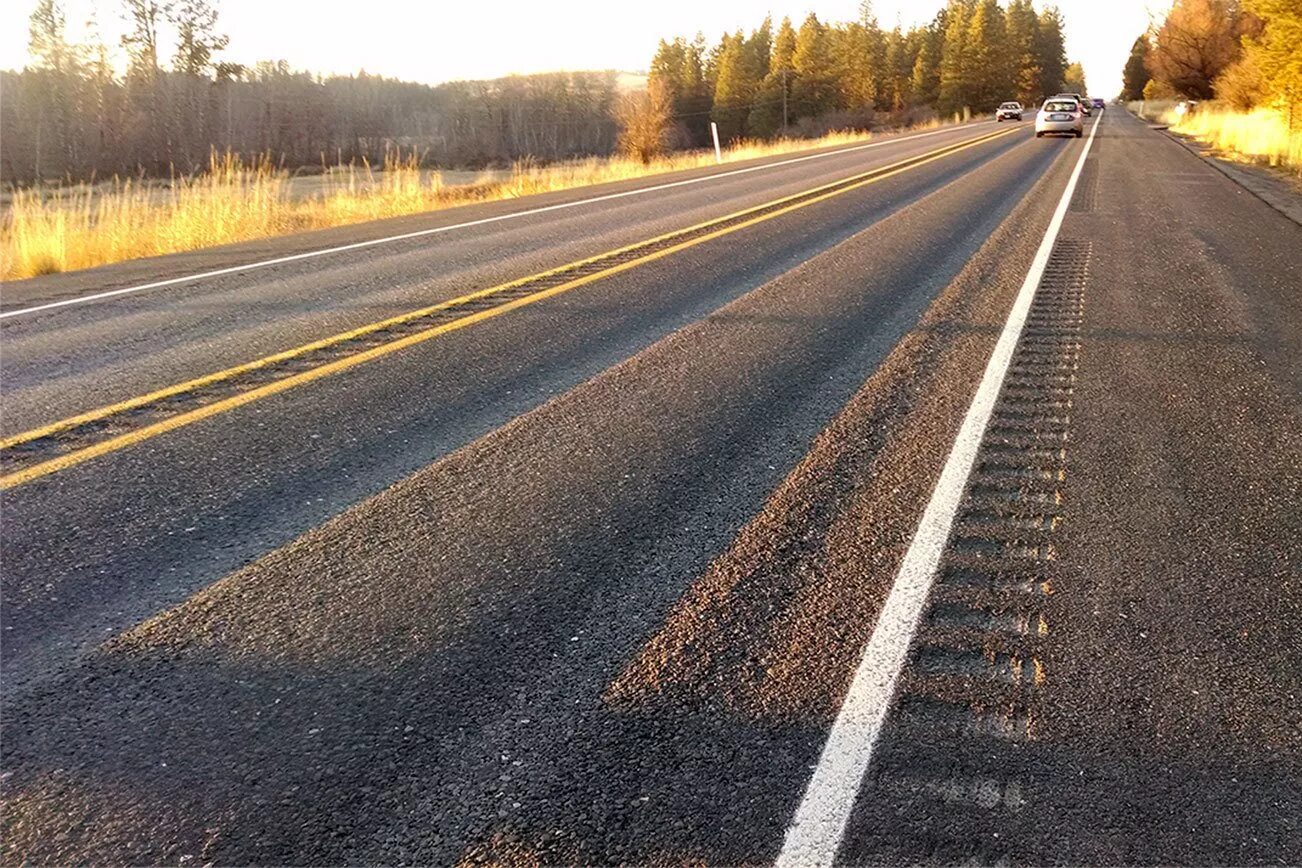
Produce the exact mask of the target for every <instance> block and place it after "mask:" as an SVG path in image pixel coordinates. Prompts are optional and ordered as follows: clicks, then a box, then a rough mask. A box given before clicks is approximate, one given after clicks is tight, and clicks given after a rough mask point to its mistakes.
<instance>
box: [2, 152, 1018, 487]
mask: <svg viewBox="0 0 1302 868" xmlns="http://www.w3.org/2000/svg"><path fill="white" fill-rule="evenodd" d="M1015 131H1016V129H1015V128H1014V129H1008V130H1001V131H999V132H995V133H991V134H987V135H983V136H979V137H977V138H975V139H969V140H965V141H963V142H959V143H957V144H952V145H946V146H944V147H941V148H937V149H934V150H932V151H928V152H925V153H923V154H919V155H917V156H914V157H909V158H907V159H904V160H900V161H898V162H895V163H891V164H890V165H887V166H882V167H880V168H877V169H872V170H870V171H867V172H863V173H861V174H857V175H852V176H850V177H848V178H843V179H841V180H839V181H834V182H832V183H829V184H824V185H821V186H818V187H814V188H811V189H809V190H805V191H803V192H800V193H796V194H794V195H790V196H784V197H782V198H779V199H774V200H772V201H770V202H766V203H763V204H761V205H756V206H753V207H751V208H746V209H744V210H741V211H736V212H734V213H732V214H727V215H724V216H723V217H717V218H714V219H712V220H708V221H705V222H702V223H698V224H696V225H694V226H689V227H687V228H686V229H679V230H675V231H674V232H670V233H667V234H665V235H660V236H657V237H655V238H651V239H648V240H646V241H641V242H638V243H636V244H632V245H628V246H626V247H621V248H618V249H616V250H611V251H608V252H606V253H602V254H598V255H597V256H592V257H588V258H586V259H581V260H577V261H575V262H571V263H568V264H566V265H562V266H560V267H558V268H554V269H550V270H548V271H544V272H540V273H538V274H534V275H530V276H528V277H524V278H520V279H519V280H513V281H510V282H509V283H504V284H500V285H498V286H493V287H489V288H487V289H481V290H478V291H476V292H472V293H468V294H466V295H462V296H458V297H457V298H452V299H449V300H447V301H444V302H440V303H439V304H436V305H431V306H429V307H424V308H421V309H419V310H414V311H410V312H408V313H405V314H401V315H400V316H396V317H391V318H389V319H385V320H381V321H379V322H374V323H370V324H368V325H364V326H361V327H359V328H355V329H351V330H349V331H346V332H342V333H340V334H336V335H332V336H330V337H327V338H323V339H322V340H319V341H313V342H312V343H309V344H304V345H302V346H299V347H295V348H293V349H289V350H285V351H283V352H279V353H274V354H272V355H268V356H264V357H262V358H260V359H255V360H253V361H251V362H246V363H244V364H242V365H236V366H234V367H231V368H226V369H224V370H220V371H217V372H215V373H212V374H208V375H206V376H203V377H198V378H196V379H193V380H187V381H185V382H183V383H178V384H176V385H174V386H169V387H167V388H164V389H159V390H157V391H153V392H150V393H148V394H145V395H140V396H137V397H135V398H130V399H128V400H125V401H119V402H117V403H114V404H109V405H107V406H104V407H99V408H97V409H95V410H91V411H89V412H86V413H80V414H78V415H76V416H70V417H68V418H67V419H62V420H60V421H58V422H54V423H51V424H49V425H44V426H41V427H39V428H34V429H32V430H30V431H24V432H22V433H20V434H15V435H13V436H10V437H6V438H3V439H0V467H3V468H4V470H3V471H0V472H3V473H4V475H0V490H3V489H9V488H13V487H14V486H17V485H22V484H23V483H26V482H30V481H32V480H34V479H39V478H41V477H43V476H48V475H49V474H51V473H56V472H58V471H60V470H64V469H66V468H68V467H72V466H75V465H77V464H80V463H82V462H83V461H88V460H90V459H92V458H95V457H97V456H100V455H105V454H107V453H110V452H115V451H117V450H119V449H124V448H126V447H128V446H132V445H134V444H136V443H140V442H142V441H145V440H148V439H150V438H152V437H157V436H158V435H160V434H164V433H166V432H168V431H173V430H175V429H177V428H181V427H184V426H186V425H190V424H192V423H194V422H198V421H199V420H201V419H206V418H208V417H209V416H215V415H217V414H219V413H225V412H227V411H229V410H233V409H235V408H236V407H241V406H243V405H245V404H249V403H252V402H253V401H257V400H260V399H262V398H265V397H268V396H270V395H274V394H277V393H279V392H284V391H287V390H289V389H292V388H295V387H296V386H301V385H303V384H305V383H310V382H312V381H313V380H319V379H321V378H323V377H328V376H330V375H332V374H336V373H339V372H340V371H345V370H348V369H349V368H353V367H356V366H358V365H361V364H363V363H365V362H369V361H371V360H373V359H378V358H380V357H382V356H387V355H389V354H390V353H395V352H397V351H399V350H402V349H405V348H406V347H410V346H413V345H415V344H419V343H423V342H424V341H428V340H431V339H433V338H436V337H438V336H440V335H444V334H447V333H449V332H453V331H457V330H459V329H463V328H466V327H467V326H471V325H474V324H475V323H478V322H482V321H484V320H487V319H491V318H493V317H496V316H500V315H502V314H504V313H507V312H508V311H512V310H515V309H517V308H520V307H524V306H526V305H530V304H535V303H537V302H539V301H543V300H544V299H547V298H551V297H552V296H555V295H559V294H561V293H563V292H568V291H569V290H571V289H575V288H577V287H580V286H584V285H586V284H589V283H592V282H593V281H596V280H601V279H603V278H606V277H610V276H612V275H615V274H619V273H620V272H623V271H628V270H629V269H631V268H635V267H637V266H640V265H645V264H646V263H649V262H653V261H655V260H657V259H661V258H663V257H665V256H669V255H670V254H673V253H677V252H679V251H681V250H685V249H687V248H689V247H695V246H696V245H698V244H703V243H705V242H706V241H710V240H712V239H715V238H719V237H721V236H724V235H729V234H731V233H733V232H737V231H740V230H742V229H745V228H747V227H749V226H754V225H755V224H757V223H762V222H764V221H767V220H772V219H774V218H775V217H780V216H782V215H783V214H788V213H790V212H792V211H795V210H797V209H800V208H806V207H808V206H810V205H814V204H816V203H818V202H822V201H825V200H827V199H830V198H832V197H834V196H840V195H842V194H844V193H848V192H850V191H852V190H857V189H859V188H861V187H863V186H866V185H868V184H872V183H875V182H877V181H882V180H885V179H886V178H890V177H892V176H894V175H898V174H900V173H902V172H906V171H908V170H910V169H914V168H917V167H919V166H923V165H926V164H928V163H931V162H933V161H935V160H939V159H941V158H943V157H946V156H949V155H951V154H955V153H958V152H959V151H963V150H966V149H967V148H972V147H975V146H977V145H980V144H983V143H985V142H988V141H991V140H993V139H997V138H999V137H1001V136H1005V135H1009V134H1011V133H1013V132H1015ZM426 323H428V326H426ZM388 336H393V337H392V339H388ZM354 348H355V349H354ZM317 362H319V363H317ZM268 379H270V382H266V380H268ZM124 429H125V430H124ZM119 432H120V433H119ZM10 468H14V469H12V470H11V469H10Z"/></svg>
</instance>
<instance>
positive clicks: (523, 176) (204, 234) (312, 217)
mask: <svg viewBox="0 0 1302 868" xmlns="http://www.w3.org/2000/svg"><path fill="white" fill-rule="evenodd" d="M939 125H940V124H939V123H938V122H932V123H930V124H925V125H923V127H934V126H939ZM915 129H916V128H915ZM871 137H872V134H871V133H831V134H829V135H826V136H823V137H822V138H819V139H779V140H776V141H771V142H742V143H739V144H737V145H734V146H732V147H729V148H727V149H725V150H724V152H723V160H724V162H725V163H727V162H738V161H741V160H748V159H753V158H755V157H763V156H773V155H779V154H786V153H792V152H796V151H804V150H810V149H813V148H821V147H828V146H834V145H843V144H846V145H848V144H853V143H856V142H862V141H867V140H868V139H870V138H871ZM714 162H715V158H714V152H713V151H709V150H705V151H681V152H677V153H674V154H670V155H667V156H664V157H660V158H657V159H655V160H653V161H651V162H650V163H649V164H643V163H642V162H641V161H639V160H635V159H632V158H626V157H602V158H596V157H594V158H591V159H586V160H576V161H572V162H565V163H556V164H552V165H547V166H540V165H537V164H535V163H533V162H532V161H530V160H519V161H517V162H516V163H515V164H514V166H513V167H512V169H511V172H510V175H509V176H508V177H506V178H502V177H500V173H499V174H498V175H497V176H494V175H493V174H491V173H486V174H485V175H483V176H482V177H481V178H479V179H476V180H474V181H472V182H471V183H468V184H445V183H444V182H443V176H442V175H441V173H438V172H430V171H428V170H422V169H421V167H420V166H419V165H418V163H417V161H416V160H414V159H412V160H407V161H391V162H390V163H389V164H387V165H385V166H384V167H383V168H382V170H379V171H372V170H371V169H370V168H369V167H366V166H363V167H360V168H357V167H345V168H343V169H342V170H337V171H333V172H331V173H329V174H328V175H327V176H325V177H326V180H325V181H324V183H323V189H322V190H321V192H319V193H317V194H315V195H311V196H307V197H302V196H295V195H292V194H291V184H292V179H291V177H290V173H289V172H287V171H284V170H280V169H277V168H275V167H274V166H273V165H271V164H270V163H269V162H266V161H263V162H259V163H254V164H249V163H245V162H242V161H240V160H239V159H238V158H237V157H235V156H233V155H225V156H219V157H218V156H215V157H214V158H213V160H212V165H211V166H210V168H209V170H208V171H206V172H203V173H200V174H198V175H195V176H192V177H185V178H178V179H176V180H174V181H173V182H172V183H171V184H170V185H169V186H167V187H164V188H161V189H160V188H159V187H158V186H157V185H150V184H146V183H139V182H132V181H115V182H113V183H111V184H108V185H100V186H98V187H93V186H86V185H82V186H79V187H75V188H70V189H63V190H59V189H56V190H52V191H34V190H33V191H27V190H17V191H15V192H14V193H13V196H12V197H11V199H10V203H9V207H8V208H7V209H5V212H4V214H3V220H2V222H0V279H3V280H18V279H22V278H26V277H34V276H36V275H41V274H52V273H56V272H62V271H75V270H77V269H82V268H91V267H93V266H96V265H106V264H108V263H112V262H122V261H124V260H128V259H137V258H140V257H145V256H157V255H161V254H165V253H178V252H181V251H185V250H197V249H200V248H204V247H213V246H216V245H220V244H229V243H232V242H237V241H249V240H253V239H257V238H267V237H271V236H275V235H283V234H286V233H290V232H298V231H302V230H306V229H322V228H326V227H330V226H344V225H347V224H351V223H361V222H364V221H367V220H376V219H380V218H383V217H397V216H402V215H406V214H416V213H420V212H423V211H432V210H436V209H440V208H449V207H453V206H456V205H464V204H467V203H471V202H487V201H493V200H500V199H514V198H518V197H520V196H527V195H530V194H532V193H545V192H550V191H554V190H566V189H572V188H575V187H583V186H589V185H593V184H602V183H607V182H610V181H620V180H626V179H629V178H639V177H645V176H648V175H656V174H660V173H664V172H673V171H677V170H682V169H694V168H700V167H703V166H710V165H713V164H714Z"/></svg>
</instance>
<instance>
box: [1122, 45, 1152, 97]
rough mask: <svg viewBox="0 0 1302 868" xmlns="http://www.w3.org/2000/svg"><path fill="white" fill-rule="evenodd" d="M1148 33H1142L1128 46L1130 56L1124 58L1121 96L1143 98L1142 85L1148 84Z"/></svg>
mask: <svg viewBox="0 0 1302 868" xmlns="http://www.w3.org/2000/svg"><path fill="white" fill-rule="evenodd" d="M1148 47H1149V46H1148V34H1147V33H1142V34H1140V36H1139V38H1138V39H1136V40H1135V42H1134V44H1133V45H1131V46H1130V57H1128V58H1127V59H1126V68H1125V70H1124V71H1123V72H1122V84H1121V98H1122V99H1124V100H1136V99H1143V98H1144V86H1145V85H1146V84H1148V64H1147V60H1148Z"/></svg>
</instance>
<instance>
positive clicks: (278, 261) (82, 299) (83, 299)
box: [0, 127, 963, 319]
mask: <svg viewBox="0 0 1302 868" xmlns="http://www.w3.org/2000/svg"><path fill="white" fill-rule="evenodd" d="M959 129H963V127H945V128H943V129H939V130H930V131H928V132H925V133H917V134H914V135H910V136H902V137H900V138H889V139H883V140H881V141H875V142H867V143H865V144H862V145H853V146H851V147H848V148H841V149H839V150H835V151H823V152H822V153H818V154H808V155H806V156H803V157H793V158H792V159H789V160H782V161H780V162H777V163H764V164H763V165H759V166H748V167H747V168H745V169H733V170H732V171H728V172H719V173H716V174H712V175H704V176H702V177H699V178H688V179H686V180H684V181H671V182H670V183H667V184H657V185H655V186H653V187H639V188H637V189H636V190H624V191H623V192H620V193H608V194H606V195H604V196H594V197H592V198H590V199H578V200H575V201H573V202H561V203H560V204H557V205H546V206H544V207H541V208H530V209H528V210H525V211H512V212H511V213H509V214H498V215H496V216H494V217H484V218H482V219H480V220H470V221H467V222H465V223H454V224H452V225H449V226H436V227H434V228H432V229H420V230H417V231H415V232H406V233H403V234H402V235H389V236H386V237H384V238H372V239H370V240H368V241H358V242H355V243H353V244H344V245H341V246H339V247H326V248H323V249H321V250H309V251H307V252H305V253H295V254H293V255H292V256H280V257H277V258H275V259H264V260H261V261H259V262H249V263H246V264H244V265H232V266H230V267H228V268H218V269H214V270H212V271H201V272H199V273H197V274H187V275H185V276H183V277H172V278H169V279H167V280H157V281H154V282H153V283H142V284H140V285H139V286H126V287H122V288H121V289H111V290H107V291H105V292H97V293H93V294H91V295H83V296H78V297H77V298H65V299H63V300H61V301H52V302H48V303H46V304H38V305H33V306H32V307H24V308H19V309H17V310H10V311H4V312H0V319H8V318H10V317H15V316H23V315H24V314H29V313H36V312H37V311H42V310H50V309H52V308H56V307H66V306H68V305H73V304H85V303H87V302H92V301H101V300H103V299H106V298H113V297H114V296H119V295H127V294H129V293H134V292H144V291H145V290H148V289H161V288H162V287H165V286H176V285H178V284H182V283H189V282H191V281H194V280H203V279H204V278H208V277H221V276H223V275H227V274H238V273H239V272H242V271H253V270H255V269H258V268H269V267H271V266H273V265H284V264H285V263H286V262H297V261H300V260H303V259H314V258H316V257H318V256H328V255H330V254H332V253H343V252H346V251H349V250H360V249H362V248H364V247H374V246H376V245H378V244H389V243H391V242H394V241H406V240H409V239H412V238H422V237H424V236H427V235H437V234H439V233H441V232H451V231H452V230H454V229H467V228H469V227H471V226H482V225H484V224H486V223H497V222H498V221H501V220H514V219H516V218H518V217H530V216H532V215H534V214H544V213H546V212H548V211H560V210H562V209H565V208H575V207H578V206H579V205H591V204H593V203H596V202H607V201H610V200H611V199H622V198H624V197H626V196H640V195H642V194H644V193H654V192H656V191H657V190H668V189H670V188H672V187H685V186H687V185H688V184H701V183H705V182H707V181H717V180H719V179H721V178H730V177H732V176H734V175H745V174H747V173H749V172H759V171H763V170H765V169H777V168H780V167H782V166H790V165H792V164H793V163H803V162H805V161H806V160H819V159H822V158H824V157H835V156H837V155H838V154H849V153H853V152H855V151H862V150H864V149H866V148H879V147H882V146H884V145H891V144H896V143H898V142H908V141H912V140H914V139H922V138H926V137H927V136H936V135H940V134H941V133H952V132H954V131H956V130H959Z"/></svg>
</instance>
